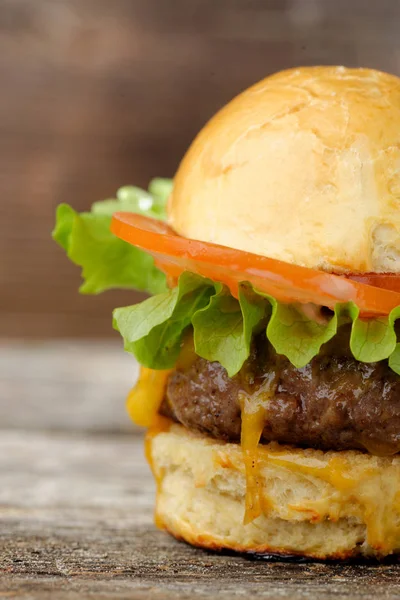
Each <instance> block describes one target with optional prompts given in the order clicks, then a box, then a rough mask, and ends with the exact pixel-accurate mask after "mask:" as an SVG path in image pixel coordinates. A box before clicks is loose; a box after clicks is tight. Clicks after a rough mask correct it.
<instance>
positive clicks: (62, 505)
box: [0, 343, 400, 600]
mask: <svg viewBox="0 0 400 600" xmlns="http://www.w3.org/2000/svg"><path fill="white" fill-rule="evenodd" d="M68 348H69V349H70V350H71V346H67V345H65V344H64V346H63V345H62V344H56V345H52V344H44V345H40V346H38V347H36V348H34V347H28V350H29V351H30V355H31V356H34V357H35V358H34V359H33V358H29V353H28V352H27V348H26V346H24V347H23V346H21V347H20V349H19V352H18V348H17V345H16V344H15V343H14V346H13V347H12V348H11V350H12V351H11V354H10V356H12V357H13V358H10V357H8V359H6V357H5V355H6V352H5V345H3V346H0V382H1V381H3V382H4V381H6V380H7V378H6V371H7V372H8V373H9V374H10V373H11V374H12V373H13V372H16V371H17V370H18V369H19V370H20V372H21V377H20V381H19V382H18V385H17V383H16V385H15V388H14V389H15V393H14V394H13V393H12V390H11V387H10V386H11V384H10V382H11V376H10V375H9V379H8V384H7V381H6V385H5V386H3V387H0V414H2V415H3V416H4V418H2V421H1V423H2V427H3V429H2V430H1V431H0V598H26V599H35V600H36V599H37V600H46V599H53V598H54V599H61V600H63V599H66V600H67V599H68V600H69V599H75V598H76V599H78V598H79V599H82V600H85V599H89V598H96V599H97V598H99V599H107V600H111V599H122V598H126V599H128V598H129V599H132V598H134V599H135V598H138V599H141V598H149V599H164V598H166V599H170V598H171V599H186V598H193V597H199V598H202V597H206V598H210V599H212V598H242V597H250V596H251V597H252V598H277V599H278V598H279V599H287V600H289V599H290V600H297V599H299V600H300V599H305V598H307V599H311V600H314V599H315V600H324V599H335V600H339V599H344V598H346V599H350V598H351V599H353V598H357V599H365V598H390V599H392V598H393V599H394V598H400V565H397V564H396V563H394V562H391V563H387V564H376V563H370V564H367V563H364V564H344V565H343V564H332V563H331V564H322V563H312V562H307V563H301V562H288V561H272V560H270V561H265V560H263V561H261V560H255V559H251V558H246V557H243V556H234V555H227V556H225V555H221V554H213V553H210V552H205V551H202V550H197V549H194V548H191V547H189V546H187V545H186V544H183V543H179V542H177V541H175V540H174V539H172V538H170V537H169V536H167V535H166V534H165V533H163V532H160V531H158V530H156V529H155V527H154V526H153V519H152V512H153V503H154V484H153V481H152V478H151V475H150V473H149V469H148V467H147V465H146V463H145V460H144V458H143V446H142V442H143V440H142V436H141V434H140V433H138V432H137V431H131V432H130V431H129V429H126V430H125V431H124V432H123V433H118V431H123V430H124V427H122V429H120V426H119V425H118V426H117V427H116V426H115V417H114V425H113V430H114V433H105V432H104V418H105V414H103V417H102V419H103V420H101V419H100V420H98V417H97V421H96V417H95V399H96V396H97V395H98V391H99V387H98V386H96V384H95V382H94V381H95V378H93V382H92V385H93V390H94V392H93V396H94V398H93V409H92V410H93V418H94V420H95V422H97V423H98V429H97V431H95V430H92V431H89V430H88V428H87V427H83V428H82V429H83V430H81V431H78V430H77V429H78V427H77V426H76V423H77V422H78V421H76V422H73V421H69V422H67V423H65V422H64V423H62V422H61V420H60V427H59V428H58V430H57V431H56V430H55V428H54V426H53V430H49V427H50V425H49V423H50V422H49V421H48V422H47V427H48V430H47V431H44V430H40V429H39V428H38V427H39V425H40V410H42V416H43V422H46V421H45V414H46V413H47V412H48V411H49V410H50V409H49V404H50V401H51V402H52V404H53V406H52V409H51V410H52V421H51V422H52V423H53V425H54V422H55V420H56V416H57V406H58V405H59V404H62V403H63V404H65V402H66V399H67V398H68V394H69V393H70V394H69V395H70V397H71V398H72V399H73V401H72V400H71V404H70V406H71V411H77V412H79V398H80V397H83V395H86V396H87V397H89V396H90V393H89V391H88V386H90V383H89V381H90V378H89V376H88V375H87V374H86V379H85V377H84V370H85V369H84V366H83V365H84V364H85V360H84V356H87V353H88V346H87V344H85V345H83V346H79V345H77V346H75V350H74V353H73V354H74V355H75V361H76V369H73V368H72V363H71V364H70V370H69V371H68V373H69V377H64V378H61V376H60V371H59V370H57V368H55V365H56V364H57V363H61V362H62V360H61V359H62V357H64V356H65V355H66V354H68V353H67V349H68ZM119 352H120V350H118V348H116V347H114V346H111V347H108V346H104V347H101V346H100V347H98V348H97V351H96V352H95V356H96V361H97V362H98V364H99V366H100V367H101V365H103V364H105V362H108V364H110V365H111V366H112V365H113V364H115V357H116V356H117V355H118V353H119ZM51 354H52V355H53V358H52V361H50V362H48V365H50V366H51V369H50V371H51V372H53V376H54V377H55V379H54V382H53V387H52V390H53V394H52V397H51V398H50V395H46V394H45V393H44V391H43V390H45V387H44V386H43V381H42V383H41V387H40V385H39V383H40V381H41V378H40V368H39V365H40V364H41V360H42V359H43V360H44V358H45V357H48V356H49V355H51ZM57 355H58V358H57ZM18 357H19V358H18ZM47 360H49V359H47ZM69 360H70V361H71V360H72V359H71V357H69ZM13 361H16V362H15V367H14V371H13V368H12V364H11V363H12V362H13ZM87 362H88V364H89V367H88V368H91V367H90V364H91V363H90V361H87ZM31 363H34V365H36V379H35V378H34V377H33V375H32V370H33V364H31ZM22 364H24V369H21V365H22ZM25 372H27V373H29V372H30V373H31V375H30V385H28V384H29V381H28V380H27V379H26V380H24V376H23V373H25ZM75 372H76V375H75V376H74V373H75ZM118 376H119V377H121V378H122V379H123V378H124V377H126V378H128V372H127V373H126V374H125V375H124V371H123V370H122V371H119V373H118ZM48 377H50V375H48ZM74 377H75V378H74ZM109 377H110V378H111V377H112V369H111V373H110V375H109ZM24 381H25V382H24ZM82 381H86V384H85V386H83V385H82ZM79 382H80V383H79ZM104 385H106V387H107V385H108V388H107V389H111V387H112V386H111V383H109V384H107V383H105V384H104ZM5 391H6V392H7V396H6V395H5V393H4V392H5ZM38 393H40V394H41V395H42V398H43V406H42V407H41V408H40V404H39V403H38V402H37V403H36V404H34V406H35V413H36V421H34V420H33V417H32V422H35V423H36V427H37V428H36V429H35V428H34V427H31V428H28V427H27V426H25V427H24V428H21V425H22V423H23V421H22V420H21V418H20V417H18V415H19V414H20V413H21V412H23V411H24V407H25V411H26V418H28V416H29V415H33V410H32V403H31V404H29V402H27V396H28V395H29V396H30V398H32V397H35V394H36V395H37V394H38ZM120 402H121V405H122V404H123V400H122V398H121V401H120ZM89 404H90V403H89ZM5 406H8V412H6V410H5ZM87 406H88V401H86V409H87ZM29 411H31V412H29ZM109 411H110V414H111V413H113V412H115V406H113V405H110V408H109ZM64 414H65V406H64V407H63V408H62V409H61V408H60V411H59V415H60V417H62V416H63V415H64ZM7 415H8V416H7ZM13 415H14V416H13ZM17 417H18V418H17ZM123 419H125V416H122V413H121V424H123V423H122V421H123ZM4 427H7V428H6V429H4Z"/></svg>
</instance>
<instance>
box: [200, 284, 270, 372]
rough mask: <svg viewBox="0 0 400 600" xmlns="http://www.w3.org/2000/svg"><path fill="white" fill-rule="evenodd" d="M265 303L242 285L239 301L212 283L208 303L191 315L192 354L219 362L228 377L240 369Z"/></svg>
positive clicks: (262, 313)
mask: <svg viewBox="0 0 400 600" xmlns="http://www.w3.org/2000/svg"><path fill="white" fill-rule="evenodd" d="M266 308H267V302H266V301H265V300H264V299H263V298H262V297H260V296H257V295H256V294H254V293H252V292H251V290H250V289H249V288H248V287H245V286H242V287H241V288H240V291H239V301H238V300H236V299H235V298H233V297H232V296H231V295H230V293H229V291H228V290H227V288H225V287H222V286H221V285H218V284H216V294H214V295H213V296H212V297H211V299H210V302H209V304H208V306H206V307H204V308H203V309H201V310H199V311H197V312H196V314H195V315H194V316H193V319H192V324H193V335H194V346H195V350H196V353H197V354H198V355H199V356H202V357H203V358H206V359H208V360H211V361H218V362H219V363H221V365H223V366H224V367H225V368H226V370H227V372H228V375H229V377H233V375H236V373H237V372H238V371H240V369H241V367H242V365H243V363H244V361H245V360H246V358H247V357H248V356H249V354H250V343H251V338H252V335H253V331H254V329H255V328H256V327H257V325H258V324H259V323H260V321H261V320H262V319H263V317H264V315H265V312H266Z"/></svg>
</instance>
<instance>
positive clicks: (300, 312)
mask: <svg viewBox="0 0 400 600" xmlns="http://www.w3.org/2000/svg"><path fill="white" fill-rule="evenodd" d="M314 309H315V310H314V312H313V311H310V307H308V306H307V307H304V306H301V305H295V304H282V303H280V302H277V301H276V300H275V299H274V298H271V297H269V296H265V295H264V294H261V293H259V292H256V291H254V290H253V289H252V288H251V286H250V285H249V284H242V285H241V286H240V288H239V299H238V300H237V299H235V298H233V297H232V296H231V295H230V293H229V291H228V289H227V288H226V287H224V286H223V285H222V284H220V283H215V282H212V281H210V280H208V279H204V278H201V277H200V276H197V275H193V274H192V275H190V274H189V273H184V274H183V275H181V277H180V279H179V283H178V286H177V287H176V288H174V289H173V290H170V291H169V292H167V293H166V294H162V295H160V296H156V297H154V298H150V299H149V300H146V301H145V302H143V303H142V304H140V305H136V306H131V307H125V308H120V309H117V310H116V311H115V312H114V326H115V328H116V329H118V330H119V331H120V333H121V335H122V336H123V338H124V342H125V349H126V350H127V351H128V352H131V353H132V354H134V355H135V356H136V358H137V360H138V361H139V362H140V363H141V364H143V365H144V366H147V367H150V368H153V369H165V368H171V367H172V366H173V365H174V364H175V362H176V359H177V357H178V355H179V351H180V347H181V343H182V339H183V335H184V333H185V331H186V330H187V329H188V327H189V326H190V325H191V326H192V328H193V337H194V345H195V351H196V354H198V355H199V356H201V357H203V358H205V359H207V360H210V361H217V362H219V363H220V364H221V365H222V366H223V367H225V369H226V370H227V372H228V375H229V376H230V377H233V376H234V375H235V374H236V373H238V371H240V369H241V368H242V366H243V363H244V362H245V360H246V359H247V358H248V356H249V354H250V344H251V339H252V336H253V334H254V332H255V331H257V332H260V331H262V330H265V334H266V337H267V338H268V340H269V341H270V342H271V344H272V346H273V347H274V348H275V350H276V352H277V353H278V354H281V355H283V356H286V357H287V358H288V359H289V360H290V362H291V363H292V364H293V365H294V366H295V367H297V368H302V367H304V366H305V365H306V364H308V363H309V362H310V361H311V360H312V359H313V358H314V356H316V355H317V354H318V353H319V351H320V349H321V346H322V345H323V344H325V343H326V342H328V341H329V340H330V339H332V338H333V336H335V335H336V333H337V330H338V328H339V327H341V326H342V325H344V324H346V323H347V324H351V333H350V340H349V343H350V349H351V351H352V353H353V355H354V357H355V358H356V359H357V360H359V361H360V362H376V361H379V360H384V359H388V358H389V365H390V366H391V368H392V369H393V370H394V371H396V372H397V373H399V374H400V350H399V347H398V345H396V332H395V321H396V319H397V318H399V317H400V308H396V309H394V310H393V311H392V312H391V314H390V315H389V316H388V317H386V318H382V317H380V318H376V319H369V320H363V319H360V317H359V310H358V308H357V307H356V306H355V305H354V304H353V303H347V304H338V305H337V306H336V308H335V311H334V312H333V313H332V314H331V315H330V316H328V317H326V316H324V315H323V314H322V313H321V314H319V311H318V307H314Z"/></svg>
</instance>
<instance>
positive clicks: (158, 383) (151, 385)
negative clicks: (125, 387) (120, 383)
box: [126, 367, 171, 427]
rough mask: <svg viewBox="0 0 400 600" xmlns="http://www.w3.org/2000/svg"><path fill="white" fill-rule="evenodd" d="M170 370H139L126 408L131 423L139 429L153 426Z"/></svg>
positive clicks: (143, 368) (142, 368)
mask: <svg viewBox="0 0 400 600" xmlns="http://www.w3.org/2000/svg"><path fill="white" fill-rule="evenodd" d="M170 373H171V370H166V371H153V370H152V369H146V368H145V367H141V368H140V375H139V379H138V381H137V383H136V385H135V386H134V387H133V388H132V390H131V391H130V392H129V395H128V398H127V399H126V408H127V411H128V414H129V416H130V418H131V419H132V421H133V422H134V423H136V425H140V426H141V427H150V426H151V425H153V423H154V421H155V419H156V417H157V415H158V411H159V409H160V406H161V403H162V401H163V398H164V393H165V387H166V385H167V378H168V375H169V374H170Z"/></svg>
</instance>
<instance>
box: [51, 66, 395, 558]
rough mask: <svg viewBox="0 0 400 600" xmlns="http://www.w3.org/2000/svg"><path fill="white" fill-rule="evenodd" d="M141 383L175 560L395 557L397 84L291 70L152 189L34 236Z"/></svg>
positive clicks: (67, 213)
mask: <svg viewBox="0 0 400 600" xmlns="http://www.w3.org/2000/svg"><path fill="white" fill-rule="evenodd" d="M53 235H54V238H55V239H56V241H57V242H58V243H59V244H60V245H61V246H62V247H63V248H64V249H65V250H66V252H67V254H68V256H69V258H70V259H71V260H72V261H73V262H75V263H76V264H78V265H79V266H81V267H82V274H83V280H84V281H83V284H82V288H81V289H82V291H83V292H84V293H98V292H101V291H103V290H106V289H109V288H115V287H123V288H132V289H141V290H146V291H147V292H149V293H150V294H151V296H150V297H149V298H148V299H147V300H145V301H144V302H142V303H141V304H136V305H133V306H129V307H124V308H118V309H116V310H115V312H114V327H115V328H116V329H117V330H118V331H119V332H120V333H121V335H122V337H123V339H124V346H125V350H126V351H127V352H130V353H131V354H133V355H134V356H135V357H136V359H137V361H138V362H139V363H140V365H141V374H140V378H139V381H138V383H137V385H136V386H135V388H134V389H133V390H132V391H131V392H130V394H129V396H128V411H129V413H130V415H131V417H132V418H133V420H134V421H135V422H136V423H138V424H139V425H143V426H146V427H149V430H148V433H147V437H146V455H147V458H148V460H149V463H150V465H151V468H152V471H153V474H154V477H155V480H156V482H157V497H156V522H157V525H158V526H159V527H161V528H163V529H166V530H167V531H169V532H170V533H171V534H172V535H174V536H175V537H176V538H178V539H181V540H185V541H186V542H189V543H190V544H193V545H195V546H201V547H204V548H211V549H229V550H234V551H238V552H256V553H259V554H271V553H277V554H281V555H299V556H307V557H315V558H319V559H325V558H335V559H344V558H348V557H352V556H356V555H363V556H378V557H382V556H386V555H389V554H393V553H396V552H399V551H400V458H399V455H398V453H399V451H400V345H399V344H398V343H397V332H396V320H397V318H398V317H400V275H399V272H400V79H398V78H397V77H394V76H392V75H388V74H386V73H381V72H378V71H373V70H370V69H347V68H344V67H314V68H308V67H307V68H298V69H293V70H289V71H284V72H282V73H278V74H276V75H273V76H270V77H267V78H266V79H264V80H263V81H261V82H260V83H258V84H256V85H254V86H253V87H251V88H250V89H248V90H246V91H245V92H243V93H241V94H240V95H239V96H238V97H236V98H235V99H234V100H232V101H231V102H230V103H229V104H228V105H227V106H226V107H225V108H223V109H222V110H221V111H220V112H218V113H217V114H216V115H215V116H214V117H213V118H212V119H211V120H210V121H209V123H208V124H207V125H206V126H205V127H204V129H203V130H202V131H201V132H200V133H199V135H198V136H197V137H196V139H195V140H194V142H193V143H192V145H191V146H190V148H189V150H188V151H187V153H186V156H185V157H184V158H183V160H182V162H181V164H180V166H179V168H178V171H177V173H176V175H175V177H174V180H173V182H172V181H170V180H166V179H155V180H153V181H152V182H151V183H150V186H149V189H148V190H146V191H145V190H142V189H140V188H138V187H135V186H126V187H123V188H121V189H120V190H119V191H118V193H117V197H116V198H115V199H111V200H106V201H104V202H96V203H95V204H94V205H93V206H92V209H91V211H90V212H87V213H82V214H79V213H77V212H75V211H74V210H73V209H72V208H71V207H70V206H68V205H61V206H60V207H59V208H58V211H57V222H56V227H55V230H54V232H53Z"/></svg>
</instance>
